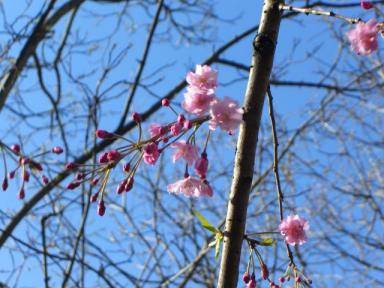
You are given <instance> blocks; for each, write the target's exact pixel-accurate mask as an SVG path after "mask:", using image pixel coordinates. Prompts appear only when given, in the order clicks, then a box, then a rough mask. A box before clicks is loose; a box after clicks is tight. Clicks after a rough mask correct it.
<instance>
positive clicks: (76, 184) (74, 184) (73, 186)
mask: <svg viewBox="0 0 384 288" xmlns="http://www.w3.org/2000/svg"><path fill="white" fill-rule="evenodd" d="M80 184H81V182H75V181H73V182H69V183H68V184H67V189H69V190H74V189H76V188H77V187H79V186H80Z"/></svg>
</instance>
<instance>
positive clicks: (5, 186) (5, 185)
mask: <svg viewBox="0 0 384 288" xmlns="http://www.w3.org/2000/svg"><path fill="white" fill-rule="evenodd" d="M1 188H2V189H3V191H5V190H7V188H8V179H7V178H6V177H5V178H4V179H3V184H2V185H1Z"/></svg>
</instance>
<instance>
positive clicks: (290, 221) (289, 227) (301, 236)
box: [243, 215, 312, 288]
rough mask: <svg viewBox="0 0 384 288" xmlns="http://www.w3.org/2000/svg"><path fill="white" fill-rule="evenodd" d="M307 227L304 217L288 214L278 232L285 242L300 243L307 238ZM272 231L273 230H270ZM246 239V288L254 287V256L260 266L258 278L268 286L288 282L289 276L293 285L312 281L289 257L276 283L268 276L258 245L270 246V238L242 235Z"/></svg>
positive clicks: (277, 285)
mask: <svg viewBox="0 0 384 288" xmlns="http://www.w3.org/2000/svg"><path fill="white" fill-rule="evenodd" d="M308 229H309V224H308V221H307V220H305V219H304V218H300V216H299V215H290V216H288V217H287V218H285V219H283V221H282V222H281V223H280V225H279V232H280V234H281V235H282V236H283V238H284V240H285V242H286V243H287V244H289V245H302V244H304V243H305V242H306V240H307V235H306V232H307V231H308ZM269 233H271V232H263V233H261V234H269ZM272 233H273V232H272ZM244 239H245V240H246V241H247V244H248V247H249V250H250V254H249V258H248V265H247V270H246V271H245V272H244V274H243V282H244V283H245V284H246V285H247V286H246V287H247V288H255V287H256V273H255V271H256V266H255V259H254V258H255V256H256V258H257V261H258V264H259V267H260V277H261V278H260V279H261V281H267V282H268V283H269V287H270V288H281V287H283V283H285V282H288V281H289V280H290V279H291V278H293V279H294V281H295V287H309V286H310V285H311V284H312V281H311V280H310V279H309V278H307V277H306V276H305V275H304V274H303V273H302V272H301V271H300V270H299V269H298V268H297V267H296V265H295V264H294V263H293V261H292V259H290V261H291V262H290V263H289V265H288V267H287V269H286V271H285V273H284V275H283V276H281V277H279V279H278V280H279V284H276V283H275V282H273V281H272V280H271V279H270V278H269V270H268V267H267V265H266V264H265V262H264V261H263V259H262V256H261V254H260V252H259V251H258V249H257V247H258V246H270V245H273V244H274V242H275V241H274V240H273V239H272V238H267V239H253V238H250V237H249V236H248V235H245V236H244Z"/></svg>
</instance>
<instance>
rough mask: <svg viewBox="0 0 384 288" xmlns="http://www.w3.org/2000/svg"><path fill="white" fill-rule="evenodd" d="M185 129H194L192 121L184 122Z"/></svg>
mask: <svg viewBox="0 0 384 288" xmlns="http://www.w3.org/2000/svg"><path fill="white" fill-rule="evenodd" d="M184 128H185V129H191V128H192V122H191V121H190V120H186V121H185V122H184Z"/></svg>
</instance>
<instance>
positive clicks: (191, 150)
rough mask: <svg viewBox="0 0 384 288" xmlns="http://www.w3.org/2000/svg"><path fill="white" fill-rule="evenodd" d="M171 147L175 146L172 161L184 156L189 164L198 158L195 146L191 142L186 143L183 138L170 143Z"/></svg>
mask: <svg viewBox="0 0 384 288" xmlns="http://www.w3.org/2000/svg"><path fill="white" fill-rule="evenodd" d="M171 147H172V148H176V152H175V153H174V154H173V156H172V160H173V162H175V161H176V160H178V159H180V158H184V160H185V161H187V163H188V164H189V165H192V163H193V161H195V160H196V159H197V158H198V152H197V147H196V146H195V145H193V144H189V143H186V142H185V141H184V140H182V141H178V142H175V143H173V144H171Z"/></svg>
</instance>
